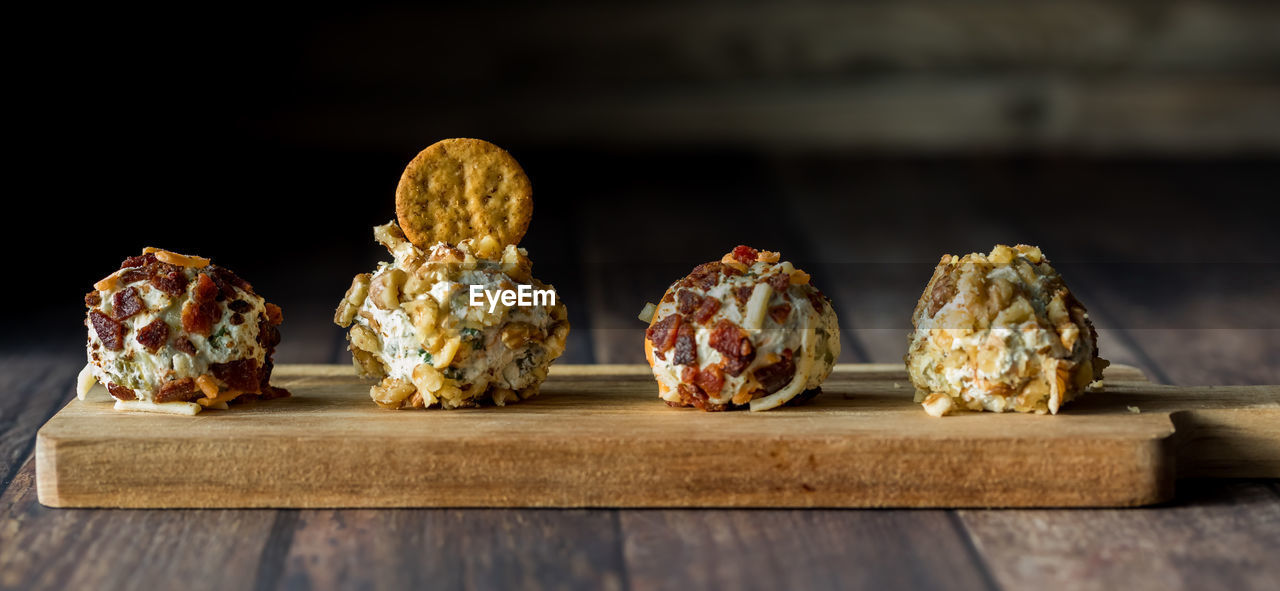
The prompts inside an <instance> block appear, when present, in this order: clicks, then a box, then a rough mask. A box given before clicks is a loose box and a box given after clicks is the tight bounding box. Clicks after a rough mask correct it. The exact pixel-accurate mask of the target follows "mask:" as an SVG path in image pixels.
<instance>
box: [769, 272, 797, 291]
mask: <svg viewBox="0 0 1280 591" xmlns="http://www.w3.org/2000/svg"><path fill="white" fill-rule="evenodd" d="M765 282H767V283H768V284H769V287H772V288H773V292H774V293H787V288H788V287H790V286H791V275H790V274H789V273H775V274H773V275H770V276H769V278H768V279H765Z"/></svg>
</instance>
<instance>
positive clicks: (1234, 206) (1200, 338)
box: [5, 0, 1280, 383]
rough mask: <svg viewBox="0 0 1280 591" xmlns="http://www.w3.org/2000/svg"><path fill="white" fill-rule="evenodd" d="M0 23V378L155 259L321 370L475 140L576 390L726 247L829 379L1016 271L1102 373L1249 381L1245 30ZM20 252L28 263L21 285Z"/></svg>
mask: <svg viewBox="0 0 1280 591" xmlns="http://www.w3.org/2000/svg"><path fill="white" fill-rule="evenodd" d="M24 11H25V12H24ZM8 21H9V23H8V24H9V27H8V28H10V29H12V32H13V35H12V36H10V38H9V40H8V41H7V42H6V45H8V46H9V50H10V51H9V52H8V54H9V58H8V60H6V61H7V62H8V65H9V70H10V76H9V84H7V86H8V93H7V94H9V95H10V98H11V99H16V100H15V103H17V105H18V106H16V107H11V108H10V115H9V123H10V129H11V130H13V131H12V132H11V134H10V138H11V141H12V145H11V149H12V150H13V152H15V153H17V157H16V158H13V159H11V160H10V165H9V166H10V167H11V168H10V170H11V171H12V174H11V178H13V179H14V181H15V182H14V184H13V185H12V186H11V187H10V189H9V191H8V198H7V199H6V200H5V202H6V204H7V205H8V208H9V209H8V211H9V214H8V215H6V216H5V217H6V219H7V221H8V226H9V231H8V232H7V234H6V241H7V242H9V243H10V244H8V246H9V252H11V253H15V254H16V253H27V255H23V256H22V257H21V260H22V261H23V262H22V263H20V265H22V266H24V267H25V268H28V269H31V271H32V273H31V274H30V275H28V276H24V277H22V279H21V283H22V287H20V288H11V289H10V290H7V292H8V293H7V294H6V298H15V299H18V300H21V301H22V302H23V306H24V307H23V308H20V309H21V310H23V311H24V312H23V313H21V314H18V315H17V316H18V317H17V318H15V319H14V321H13V322H12V323H11V325H10V328H9V329H8V331H7V335H6V337H7V338H6V339H5V341H6V346H10V347H25V346H30V345H31V344H32V341H31V340H30V338H29V336H28V335H29V334H31V333H29V332H26V328H27V327H29V326H39V327H40V328H41V329H43V331H44V332H42V333H39V334H42V335H45V336H43V337H42V338H43V339H45V340H58V342H73V341H75V340H76V339H78V338H79V336H78V335H79V333H80V331H82V330H83V327H82V326H80V322H81V314H82V309H83V307H82V303H81V297H82V295H83V293H84V292H85V291H87V290H88V289H89V287H90V286H91V285H92V283H93V282H94V281H95V280H97V279H99V278H100V277H102V276H104V275H106V274H107V273H109V272H111V271H112V270H114V269H115V268H116V267H117V266H118V264H119V262H120V260H121V259H123V258H124V257H125V256H128V255H131V254H135V253H136V252H138V251H139V250H140V249H141V248H142V247H143V246H147V245H156V246H162V247H164V248H168V249H171V250H176V251H180V252H191V253H199V254H203V255H206V256H210V257H212V258H213V259H214V260H215V262H217V263H220V264H223V265H225V266H228V267H231V268H233V269H236V270H237V271H239V272H240V273H241V274H242V275H243V276H245V277H246V278H247V279H249V280H250V281H251V282H252V283H253V284H254V285H255V287H256V288H257V290H258V291H259V292H260V293H262V294H264V295H265V296H266V297H267V298H268V299H270V300H273V301H276V302H278V303H280V304H281V305H282V306H283V307H284V309H285V312H286V324H285V327H284V332H285V345H284V347H283V348H282V356H283V357H284V358H285V359H286V360H288V359H293V360H302V359H308V360H315V359H316V358H317V357H318V356H323V357H324V359H332V360H335V361H336V360H340V359H341V355H342V354H341V343H340V338H341V332H340V331H339V330H338V329H337V328H336V327H333V326H332V325H329V324H327V322H328V318H329V316H330V314H331V313H332V308H333V306H334V304H335V303H336V302H337V301H338V299H339V298H340V297H341V295H342V293H343V292H344V290H345V289H346V286H347V284H348V283H349V281H350V278H351V276H352V275H354V274H355V273H357V272H361V271H364V270H368V269H370V268H372V266H373V265H374V263H375V261H377V260H380V259H385V258H387V257H386V254H385V252H383V251H382V249H381V248H380V247H378V246H377V245H376V244H374V243H373V241H372V237H371V232H370V227H371V226H372V225H374V224H377V223H382V222H385V221H387V220H388V219H391V218H392V217H393V216H394V203H393V200H394V190H395V186H396V182H397V180H398V178H399V175H400V172H401V170H402V169H403V166H404V164H405V163H407V162H408V161H409V159H410V158H412V157H413V155H414V154H416V153H417V151H418V150H420V149H422V148H423V147H425V146H427V145H429V144H431V143H433V142H434V141H436V140H438V139H442V138H446V137H455V136H471V137H480V138H485V139H488V140H490V141H493V142H495V143H497V144H499V145H501V146H503V147H504V148H506V149H508V150H509V151H510V152H511V153H512V154H514V155H515V157H516V158H517V159H519V160H520V162H521V163H522V164H523V166H524V168H525V169H526V171H527V172H528V174H529V176H530V177H531V179H532V180H533V185H534V199H535V203H536V207H535V214H534V219H533V224H532V226H531V229H530V232H529V234H528V236H527V237H526V239H525V241H524V243H523V245H524V246H526V247H527V248H528V249H529V251H530V253H531V255H532V257H533V259H534V262H535V267H534V270H535V273H536V274H537V275H538V276H540V277H541V278H543V279H544V280H546V281H549V282H551V283H553V284H555V285H557V286H558V287H559V288H560V290H561V293H562V297H563V298H565V300H566V302H567V303H568V304H569V306H570V308H571V311H572V317H573V321H574V324H575V327H576V329H575V334H574V339H575V340H574V341H573V342H572V343H571V345H570V351H569V353H568V354H567V359H569V360H572V361H578V362H590V361H597V362H602V361H625V362H634V361H639V360H641V359H642V355H641V353H640V348H639V345H638V342H639V341H638V338H639V337H638V336H636V335H635V334H633V333H636V332H637V331H638V330H639V328H640V327H641V326H640V325H639V323H638V321H636V320H635V319H634V316H635V313H636V312H638V311H639V309H640V308H641V306H642V305H643V303H644V302H645V301H653V300H656V299H657V298H659V297H660V296H661V294H662V291H663V289H664V288H665V287H666V285H667V284H668V283H669V282H670V281H673V280H675V279H677V278H678V277H679V276H680V275H681V274H683V273H686V272H687V271H688V269H690V268H691V267H693V266H694V265H695V264H697V263H699V262H703V261H706V260H711V259H716V258H719V256H720V255H721V254H723V253H724V252H725V251H727V250H729V249H730V248H732V247H733V246H734V245H736V244H739V243H747V244H751V245H754V246H757V247H760V248H768V249H775V250H782V252H783V255H784V257H785V258H787V259H789V260H792V261H794V262H795V263H796V264H797V265H798V266H800V267H802V268H805V269H808V270H810V271H811V272H812V273H813V275H814V281H815V283H816V284H817V285H819V286H820V287H822V288H824V289H825V290H826V291H827V292H828V293H829V295H831V297H832V298H833V300H834V301H835V302H836V305H837V309H838V310H839V311H840V314H841V324H842V326H843V327H844V328H845V329H847V330H846V335H845V350H846V352H845V356H844V358H845V360H846V361H893V360H895V359H900V357H901V354H902V349H903V348H904V347H905V337H904V331H905V330H906V329H907V328H909V314H910V311H911V308H912V306H913V305H914V302H915V298H916V297H918V295H919V291H920V290H921V289H922V288H923V286H924V284H925V282H926V281H927V280H928V277H929V275H930V272H931V268H932V265H933V264H934V263H935V262H936V261H937V259H938V258H939V257H940V256H941V254H942V253H944V252H945V253H964V252H969V251H974V250H981V251H987V250H989V249H990V248H991V246H992V245H993V244H994V243H996V242H1008V243H1017V242H1026V243H1033V244H1039V245H1040V246H1042V247H1043V248H1044V250H1045V252H1046V253H1047V254H1048V255H1049V256H1050V257H1051V258H1052V259H1053V261H1054V262H1055V265H1056V266H1058V267H1059V268H1060V270H1062V272H1063V273H1064V275H1065V276H1066V278H1067V280H1068V282H1069V283H1070V284H1071V285H1072V287H1073V288H1074V289H1076V291H1078V292H1080V296H1081V299H1082V300H1084V302H1085V303H1086V304H1087V305H1089V306H1090V309H1091V310H1092V311H1093V315H1094V318H1095V321H1096V322H1098V323H1099V324H1100V325H1101V326H1103V328H1104V331H1103V332H1104V342H1103V352H1104V354H1108V353H1110V355H1109V356H1111V357H1113V358H1118V359H1119V360H1121V361H1125V362H1130V363H1137V364H1140V365H1144V367H1148V368H1149V369H1151V370H1153V371H1156V372H1157V373H1163V375H1157V376H1156V377H1157V378H1161V379H1165V380H1169V381H1196V379H1197V375H1198V374H1196V373H1195V372H1194V371H1191V372H1190V373H1186V372H1183V373H1178V371H1171V370H1164V371H1163V372H1162V370H1159V369H1158V368H1159V365H1160V364H1159V363H1158V361H1159V357H1160V355H1161V354H1162V353H1161V352H1162V351H1169V350H1175V349H1177V350H1184V349H1185V348H1187V347H1196V348H1202V349H1204V352H1203V357H1204V358H1205V359H1209V360H1210V361H1207V362H1206V363H1212V362H1213V361H1212V360H1213V359H1219V358H1230V359H1232V360H1235V362H1237V363H1238V362H1239V361H1240V360H1241V359H1242V356H1244V357H1243V359H1245V360H1246V363H1244V364H1243V365H1244V366H1247V367H1250V368H1255V369H1251V370H1247V371H1245V372H1243V373H1242V374H1241V377H1240V381H1243V382H1270V383H1277V382H1280V369H1278V368H1277V366H1278V365H1280V361H1278V360H1280V336H1278V335H1280V311H1277V307H1276V304H1277V303H1278V302H1280V239H1278V238H1277V234H1278V233H1277V232H1276V230H1275V226H1276V219H1277V214H1280V205H1278V204H1277V197H1278V196H1280V167H1278V166H1277V164H1278V163H1280V162H1278V159H1277V157H1278V156H1280V4H1277V3H1274V2H1242V1H1236V0H1232V1H1222V2H1199V1H1181V0H1175V1H1168V2H1145V1H1131V0H1124V1H1112V2H1070V3H1039V2H965V3H956V2H930V1H918V0H907V1H899V2H858V3H838V2H732V3H728V2H583V3H564V2H540V3H536V4H528V5H526V4H516V3H505V2H490V3H484V4H465V3H451V4H447V5H440V6H432V5H418V6H383V7H365V8H359V9H351V10H328V9H321V8H317V7H314V6H294V7H288V8H264V7H262V6H257V5H239V6H237V5H210V6H206V7H202V8H199V9H197V8H173V7H170V8H159V9H140V8H137V9H134V8H121V7H117V6H110V7H106V6H100V7H98V8H92V9H73V8H69V7H62V6H57V7H49V8H25V9H15V12H14V13H13V14H11V15H10V18H9V19H8ZM46 253H59V254H58V257H57V262H56V264H54V265H53V268H52V269H50V270H47V271H35V269H34V267H36V266H44V265H43V263H41V262H40V261H43V260H44V255H45V254H46ZM37 285H38V286H39V287H38V289H35V286H37ZM27 310H30V313H29V314H28V313H26V311H27ZM619 331H623V332H625V333H626V337H620V336H618V333H619ZM64 335H67V336H64ZM633 337H634V338H633ZM315 343H323V344H324V347H325V348H324V349H317V348H316V347H317V345H315ZM321 350H322V351H324V352H323V353H316V351H321Z"/></svg>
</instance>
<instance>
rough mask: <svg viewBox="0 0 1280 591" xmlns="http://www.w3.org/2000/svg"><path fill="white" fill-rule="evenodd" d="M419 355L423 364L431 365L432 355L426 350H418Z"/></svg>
mask: <svg viewBox="0 0 1280 591" xmlns="http://www.w3.org/2000/svg"><path fill="white" fill-rule="evenodd" d="M418 355H420V356H421V357H422V362H423V363H431V354H430V353H428V352H427V350H426V349H418Z"/></svg>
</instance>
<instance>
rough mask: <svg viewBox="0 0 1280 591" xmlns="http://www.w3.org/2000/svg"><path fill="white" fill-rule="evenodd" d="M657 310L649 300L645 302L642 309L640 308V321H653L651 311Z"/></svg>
mask: <svg viewBox="0 0 1280 591" xmlns="http://www.w3.org/2000/svg"><path fill="white" fill-rule="evenodd" d="M657 311H658V307H657V306H655V305H653V304H652V303H650V302H645V304H644V309H643V310H640V316H639V318H640V321H641V322H653V313H654V312H657Z"/></svg>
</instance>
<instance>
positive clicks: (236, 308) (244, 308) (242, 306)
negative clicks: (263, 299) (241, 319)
mask: <svg viewBox="0 0 1280 591" xmlns="http://www.w3.org/2000/svg"><path fill="white" fill-rule="evenodd" d="M227 307H228V308H230V309H231V311H232V312H239V313H241V314H243V313H245V312H248V311H249V310H252V309H253V306H252V305H250V304H249V302H246V301H244V300H235V301H232V302H228V303H227Z"/></svg>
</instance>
